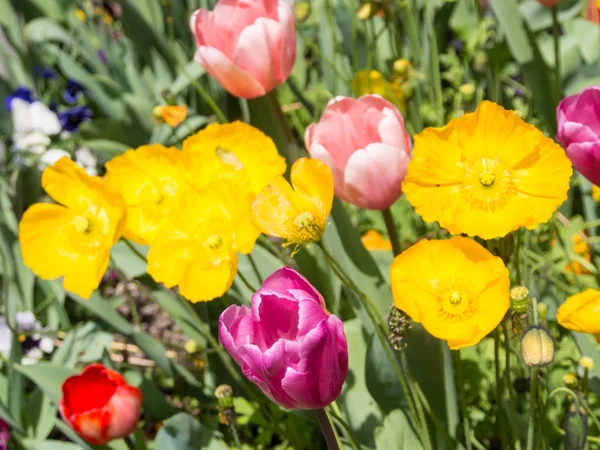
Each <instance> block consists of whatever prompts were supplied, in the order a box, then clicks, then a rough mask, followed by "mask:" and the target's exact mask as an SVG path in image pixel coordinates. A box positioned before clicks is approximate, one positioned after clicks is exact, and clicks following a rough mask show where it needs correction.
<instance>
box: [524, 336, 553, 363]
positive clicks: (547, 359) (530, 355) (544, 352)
mask: <svg viewBox="0 0 600 450" xmlns="http://www.w3.org/2000/svg"><path fill="white" fill-rule="evenodd" d="M521 356H522V357H523V361H524V362H525V364H527V365H528V366H529V367H543V366H547V365H548V364H550V363H551V362H552V360H553V359H554V340H553V339H552V336H550V333H549V332H548V330H546V329H545V328H543V327H541V326H534V327H531V328H530V329H529V330H527V331H526V332H525V334H524V335H523V338H522V339H521Z"/></svg>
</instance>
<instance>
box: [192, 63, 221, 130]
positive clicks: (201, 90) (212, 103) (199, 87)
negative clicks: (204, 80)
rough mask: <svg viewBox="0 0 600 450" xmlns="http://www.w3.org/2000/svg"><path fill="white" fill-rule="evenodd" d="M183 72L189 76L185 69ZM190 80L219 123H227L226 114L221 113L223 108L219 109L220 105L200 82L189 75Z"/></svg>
mask: <svg viewBox="0 0 600 450" xmlns="http://www.w3.org/2000/svg"><path fill="white" fill-rule="evenodd" d="M182 71H183V73H185V74H187V72H186V71H185V69H184V68H182ZM188 79H189V80H190V83H192V86H194V89H196V92H198V94H199V95H200V97H202V99H203V100H204V101H205V102H206V104H207V105H208V107H209V108H210V109H212V111H213V112H214V113H215V116H217V119H218V120H219V122H220V123H227V117H225V114H223V111H221V108H219V105H217V104H216V102H215V101H214V100H213V99H212V97H211V96H210V94H209V93H208V92H206V89H204V88H203V87H202V85H201V84H200V83H199V82H198V80H196V79H194V78H193V77H191V76H189V75H188Z"/></svg>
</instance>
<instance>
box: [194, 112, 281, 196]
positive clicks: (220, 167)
mask: <svg viewBox="0 0 600 450" xmlns="http://www.w3.org/2000/svg"><path fill="white" fill-rule="evenodd" d="M183 154H184V158H185V161H186V166H187V167H188V170H189V173H190V174H191V175H192V177H193V178H192V180H191V181H192V183H194V185H195V187H196V188H198V189H201V188H203V187H204V186H206V185H208V184H209V183H210V182H211V181H212V180H213V179H215V178H217V177H220V176H228V174H232V173H233V174H236V175H241V176H242V177H244V178H246V179H247V180H248V185H249V189H250V192H252V193H254V194H258V193H259V192H260V191H261V189H262V188H263V187H265V186H266V185H267V184H268V183H269V181H271V180H272V179H273V178H274V177H276V176H279V175H283V173H284V172H285V168H286V164H285V159H284V158H283V157H282V156H280V155H279V153H278V152H277V147H275V143H274V142H273V141H272V139H271V138H270V137H269V136H267V135H266V134H264V133H263V132H262V131H260V130H258V129H256V128H254V127H253V126H251V125H248V124H246V123H243V122H233V123H226V124H211V125H209V126H207V127H206V128H204V129H203V130H201V131H199V132H198V133H196V134H194V135H193V136H190V137H189V138H187V139H186V140H185V141H184V142H183Z"/></svg>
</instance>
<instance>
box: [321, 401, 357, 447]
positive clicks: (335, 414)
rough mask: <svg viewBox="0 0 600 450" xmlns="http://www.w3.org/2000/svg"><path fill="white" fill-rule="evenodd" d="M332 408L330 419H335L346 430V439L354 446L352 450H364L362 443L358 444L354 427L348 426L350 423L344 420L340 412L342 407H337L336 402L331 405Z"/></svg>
mask: <svg viewBox="0 0 600 450" xmlns="http://www.w3.org/2000/svg"><path fill="white" fill-rule="evenodd" d="M330 407H331V409H332V411H329V417H331V418H333V419H335V421H336V422H337V423H338V424H340V425H341V427H342V428H343V429H344V431H345V432H346V438H347V439H348V440H349V441H350V443H351V444H352V448H353V449H354V450H362V447H361V446H360V442H358V438H357V437H356V435H355V434H354V431H353V430H352V427H351V426H350V425H348V423H347V422H346V421H345V420H344V419H342V411H340V407H339V406H338V405H337V403H336V402H335V401H334V402H333V403H331V405H330Z"/></svg>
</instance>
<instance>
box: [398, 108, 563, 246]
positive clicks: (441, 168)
mask: <svg viewBox="0 0 600 450" xmlns="http://www.w3.org/2000/svg"><path fill="white" fill-rule="evenodd" d="M571 174H572V168H571V163H570V162H569V160H568V159H567V157H566V156H565V152H564V151H563V150H562V149H561V148H560V146H559V145H558V144H556V143H555V142H554V141H553V140H552V139H550V138H547V137H545V136H544V135H543V134H542V132H541V131H539V130H538V129H537V128H535V127H534V126H532V125H529V124H527V123H525V122H524V121H523V120H522V119H521V118H520V117H518V116H517V115H516V114H514V113H513V112H511V111H507V110H505V109H504V108H502V107H501V106H498V105H497V104H495V103H492V102H488V101H485V102H482V103H481V104H480V105H479V107H478V108H477V111H475V112H474V113H471V114H465V115H464V116H463V117H461V118H459V119H455V120H451V121H450V122H449V123H448V125H446V126H445V127H442V128H427V129H426V130H424V131H423V132H422V133H421V134H419V135H417V136H415V146H414V149H413V157H412V160H411V162H410V163H409V165H408V173H407V175H406V178H405V180H404V184H403V191H404V193H405V194H406V198H407V199H408V201H409V202H410V203H411V204H412V205H413V206H414V207H415V209H416V211H417V213H418V214H420V215H421V216H422V217H423V219H424V220H426V221H428V222H433V221H438V222H439V223H440V225H441V226H442V227H444V228H446V229H447V230H448V231H450V232H451V233H455V234H459V233H466V234H468V235H470V236H479V237H482V238H484V239H492V238H496V237H501V236H505V235H506V234H508V233H509V232H511V231H513V230H516V229H518V228H519V227H522V226H524V227H527V228H528V229H534V228H535V227H537V226H538V225H539V224H541V223H544V222H546V221H548V219H550V217H551V216H552V214H553V213H554V211H555V210H556V208H557V207H558V206H559V205H560V204H561V203H562V202H563V201H564V200H565V199H566V198H567V191H568V189H569V179H570V177H571Z"/></svg>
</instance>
